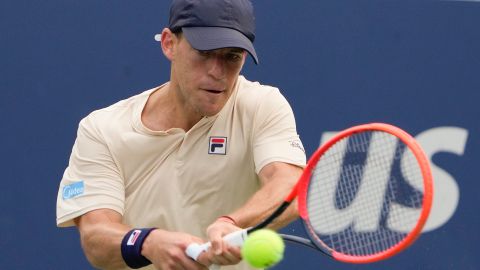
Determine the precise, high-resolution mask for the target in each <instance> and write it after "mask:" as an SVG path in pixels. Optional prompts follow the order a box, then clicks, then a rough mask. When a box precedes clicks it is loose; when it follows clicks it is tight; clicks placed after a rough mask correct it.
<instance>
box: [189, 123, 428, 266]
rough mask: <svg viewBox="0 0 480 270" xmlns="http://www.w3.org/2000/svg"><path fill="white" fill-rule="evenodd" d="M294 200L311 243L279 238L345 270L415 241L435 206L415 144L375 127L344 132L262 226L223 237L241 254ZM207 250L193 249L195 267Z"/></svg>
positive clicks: (395, 131)
mask: <svg viewBox="0 0 480 270" xmlns="http://www.w3.org/2000/svg"><path fill="white" fill-rule="evenodd" d="M297 197H298V211H299V214H300V217H301V220H302V222H303V224H304V227H305V230H306V233H307V235H308V237H309V239H306V238H302V237H299V236H293V235H285V234H281V236H282V237H283V239H284V240H285V241H286V242H293V243H298V244H301V245H304V246H307V247H310V248H313V249H315V250H318V251H321V252H322V253H324V254H326V255H328V256H329V257H331V258H334V259H336V260H339V261H342V262H347V263H371V262H376V261H380V260H384V259H387V258H389V257H391V256H393V255H395V254H397V253H399V252H400V251H402V250H404V249H405V248H407V247H408V246H409V245H411V244H412V243H413V242H414V241H415V240H416V238H417V237H418V236H419V235H420V233H421V231H422V228H423V226H424V224H425V222H426V220H427V218H428V215H429V213H430V208H431V205H432V198H433V183H432V175H431V171H430V166H429V163H428V160H427V158H426V156H425V154H424V152H423V150H422V149H421V147H420V146H419V144H418V143H417V142H416V141H415V139H414V138H412V136H410V135H409V134H408V133H407V132H405V131H403V130H401V129H400V128H398V127H395V126H392V125H389V124H383V123H372V124H365V125H359V126H355V127H351V128H348V129H346V130H344V131H342V132H340V133H338V134H337V135H335V136H334V137H333V138H332V139H330V140H329V141H328V142H326V143H325V144H323V145H322V146H321V147H320V148H319V149H318V150H317V151H316V152H315V153H314V154H313V155H312V157H311V158H310V160H309V161H308V163H307V166H306V167H305V169H304V171H303V174H302V176H301V177H300V179H299V180H298V182H297V184H296V186H295V187H294V188H293V190H292V191H291V192H290V194H289V195H288V196H287V197H286V198H285V199H284V202H283V203H282V204H281V205H280V207H278V209H276V210H275V211H274V212H273V213H272V214H271V216H269V217H268V218H267V219H265V220H264V221H263V222H261V223H260V224H258V225H256V226H254V227H252V228H248V229H244V230H240V231H236V232H234V233H231V234H228V235H226V236H225V237H224V239H225V241H227V242H228V243H230V244H232V245H237V246H241V245H242V244H243V242H244V240H245V239H246V237H248V234H249V233H251V232H254V231H256V230H259V229H262V228H265V227H267V226H268V225H269V224H270V223H271V222H272V221H274V220H275V219H276V218H277V217H278V216H280V215H281V214H282V213H283V212H284V210H285V209H286V208H287V207H288V206H289V205H290V203H291V202H292V201H293V200H294V199H295V198H297ZM210 246H211V244H210V243H205V244H202V245H198V244H193V245H190V246H189V247H188V248H187V250H186V252H187V254H188V255H189V256H190V257H192V258H193V259H196V258H197V257H198V256H199V255H200V253H202V252H203V251H205V250H207V249H209V248H210Z"/></svg>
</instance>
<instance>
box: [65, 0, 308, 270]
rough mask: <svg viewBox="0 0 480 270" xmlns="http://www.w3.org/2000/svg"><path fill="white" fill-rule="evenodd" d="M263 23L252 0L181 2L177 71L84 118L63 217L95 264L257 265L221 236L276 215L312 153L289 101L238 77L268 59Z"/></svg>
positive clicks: (174, 15) (174, 45) (164, 37)
mask: <svg viewBox="0 0 480 270" xmlns="http://www.w3.org/2000/svg"><path fill="white" fill-rule="evenodd" d="M254 27H255V25H254V14H253V7H252V4H251V3H250V1H249V0H195V1H191V0H174V1H173V2H172V5H171V10H170V20H169V26H168V28H165V29H163V31H162V33H161V48H162V51H163V54H164V55H165V57H166V58H167V59H168V60H169V61H170V62H171V72H170V80H169V81H168V82H166V83H165V84H163V85H161V86H158V87H155V88H153V89H150V90H147V91H145V92H143V93H140V94H138V95H136V96H133V97H131V98H128V99H126V100H122V101H120V102H118V103H116V104H113V105H111V106H109V107H107V108H104V109H100V110H97V111H94V112H92V113H91V114H89V115H88V116H87V117H85V118H84V119H82V120H81V122H80V124H79V128H78V133H77V138H76V141H75V144H74V146H73V149H72V153H71V156H70V160H69V164H68V167H67V168H66V170H65V172H64V175H63V178H62V180H61V183H60V187H59V191H58V197H57V225H58V226H59V227H68V226H76V227H77V228H78V230H79V232H80V238H81V244H82V247H83V250H84V253H85V255H86V257H87V259H88V261H89V262H90V263H91V264H92V265H93V266H94V267H96V268H101V269H130V268H142V269H162V270H167V269H206V268H207V266H209V265H211V264H218V265H230V266H225V267H222V269H249V268H248V266H247V265H246V264H244V263H243V262H240V261H241V254H240V250H239V248H238V247H232V246H229V245H228V244H227V243H225V242H223V241H222V239H221V237H222V236H223V235H225V234H227V233H230V232H233V231H235V230H238V229H240V228H246V227H249V226H251V225H254V224H257V223H258V222H260V221H261V220H262V219H263V218H265V217H267V216H268V215H269V214H270V213H271V212H272V210H273V209H275V208H276V207H277V206H278V205H279V204H280V203H281V198H283V197H284V196H285V195H286V194H287V193H288V192H289V191H290V189H291V188H292V186H293V185H294V184H295V182H296V180H297V178H298V177H299V176H300V174H301V171H302V169H301V168H302V167H303V166H304V165H305V162H306V160H305V152H304V150H303V147H302V143H301V141H300V139H299V136H298V134H297V131H296V126H295V119H294V115H293V112H292V110H291V107H290V106H289V104H288V102H287V101H286V99H285V98H284V97H283V96H282V94H281V93H280V92H279V90H278V89H277V88H274V87H270V86H265V85H261V84H260V83H258V82H251V81H249V80H247V79H246V78H245V77H243V76H241V75H240V71H241V69H242V67H243V65H244V63H245V61H246V58H247V55H250V56H251V57H252V59H253V61H254V62H255V63H258V58H257V54H256V52H255V49H254V47H253V41H254V38H255V35H254ZM294 209H295V207H292V209H291V210H290V211H287V213H286V214H285V215H282V217H281V218H280V219H279V220H278V221H277V222H276V223H275V224H273V226H274V227H276V228H279V227H282V226H284V225H286V224H287V223H288V222H290V221H292V220H293V219H295V218H296V217H297V214H296V212H295V210H294ZM205 241H212V243H213V244H212V245H213V247H212V249H210V250H209V251H207V252H204V253H202V254H201V256H200V257H199V258H198V260H197V261H193V260H192V259H190V258H189V257H187V256H186V255H185V248H186V247H187V246H188V245H189V244H191V243H203V242H205Z"/></svg>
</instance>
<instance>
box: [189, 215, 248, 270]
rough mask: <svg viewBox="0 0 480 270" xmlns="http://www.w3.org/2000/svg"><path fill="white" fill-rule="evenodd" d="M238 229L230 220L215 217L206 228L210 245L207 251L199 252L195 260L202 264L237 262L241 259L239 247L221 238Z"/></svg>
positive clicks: (230, 263) (229, 263)
mask: <svg viewBox="0 0 480 270" xmlns="http://www.w3.org/2000/svg"><path fill="white" fill-rule="evenodd" d="M240 229H241V228H239V227H237V226H235V225H234V224H232V222H228V221H227V220H225V219H223V218H219V219H217V220H216V221H215V222H214V223H212V224H211V225H210V226H208V228H207V236H208V239H209V241H210V242H211V243H212V247H211V248H210V249H209V250H208V251H207V252H204V253H202V254H200V256H199V257H198V259H197V260H198V261H199V262H200V263H201V264H203V265H210V264H218V265H232V264H237V263H239V262H240V261H241V260H242V255H241V252H240V248H239V247H236V246H231V245H229V244H228V243H226V242H224V241H223V239H222V238H223V236H225V235H227V234H229V233H231V232H234V231H237V230H240Z"/></svg>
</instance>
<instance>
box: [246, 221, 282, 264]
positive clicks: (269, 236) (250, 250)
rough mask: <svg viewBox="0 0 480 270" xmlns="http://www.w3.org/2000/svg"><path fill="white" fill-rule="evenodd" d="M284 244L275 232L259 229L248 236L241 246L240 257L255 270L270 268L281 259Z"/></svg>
mask: <svg viewBox="0 0 480 270" xmlns="http://www.w3.org/2000/svg"><path fill="white" fill-rule="evenodd" d="M284 251H285V244H284V243H283V239H282V237H280V235H278V233H276V232H275V231H272V230H269V229H261V230H258V231H254V232H252V233H251V234H249V235H248V237H247V239H246V240H245V243H243V246H242V257H243V259H245V260H246V261H247V262H248V263H249V264H250V265H251V266H253V267H255V268H264V267H270V266H273V265H275V264H277V263H278V262H280V261H281V260H282V259H283V252H284Z"/></svg>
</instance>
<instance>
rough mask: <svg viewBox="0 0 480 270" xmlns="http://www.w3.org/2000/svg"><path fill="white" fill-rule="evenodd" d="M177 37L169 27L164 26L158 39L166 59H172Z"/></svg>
mask: <svg viewBox="0 0 480 270" xmlns="http://www.w3.org/2000/svg"><path fill="white" fill-rule="evenodd" d="M176 39H177V37H176V36H175V34H174V33H172V31H170V29H168V28H165V29H163V31H162V36H161V39H160V44H161V46H162V51H163V54H164V55H165V57H167V59H168V60H170V61H172V59H173V56H174V54H175V46H174V45H175V43H176Z"/></svg>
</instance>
